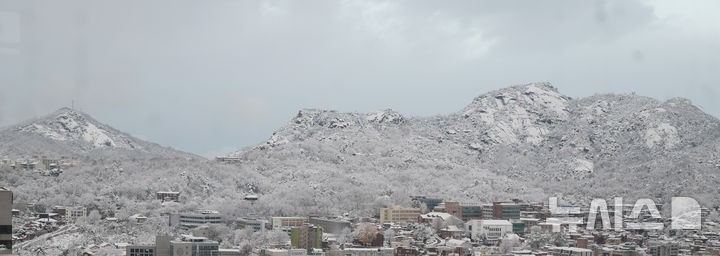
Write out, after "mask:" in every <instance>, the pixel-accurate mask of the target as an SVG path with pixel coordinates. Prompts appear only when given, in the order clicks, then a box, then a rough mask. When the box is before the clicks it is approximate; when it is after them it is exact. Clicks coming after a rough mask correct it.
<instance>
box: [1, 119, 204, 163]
mask: <svg viewBox="0 0 720 256" xmlns="http://www.w3.org/2000/svg"><path fill="white" fill-rule="evenodd" d="M0 142H2V147H0V155H6V156H18V157H28V156H39V155H47V156H73V157H90V158H94V157H103V158H105V157H111V158H125V157H127V158H151V157H195V156H193V155H191V154H188V153H184V152H180V151H177V150H173V149H170V148H166V147H162V146H159V145H157V144H155V143H151V142H147V141H143V140H140V139H138V138H135V137H132V136H130V135H128V134H126V133H123V132H120V131H118V130H116V129H114V128H112V127H110V126H107V125H105V124H102V123H100V122H98V121H96V120H95V119H93V118H92V117H91V116H89V115H88V114H85V113H82V112H80V111H77V110H73V109H70V108H61V109H59V110H57V111H55V112H54V113H52V114H50V115H48V116H45V117H42V118H37V119H34V120H29V121H26V122H23V123H20V124H18V125H14V126H10V127H5V128H3V129H1V130H0Z"/></svg>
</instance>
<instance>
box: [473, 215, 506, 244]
mask: <svg viewBox="0 0 720 256" xmlns="http://www.w3.org/2000/svg"><path fill="white" fill-rule="evenodd" d="M468 228H469V231H470V234H471V238H472V239H474V240H480V239H486V240H489V241H497V240H498V239H499V238H500V237H502V236H503V235H505V234H507V233H511V232H512V229H513V225H512V223H510V222H509V221H507V220H471V221H470V222H468Z"/></svg>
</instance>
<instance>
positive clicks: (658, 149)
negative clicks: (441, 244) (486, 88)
mask: <svg viewBox="0 0 720 256" xmlns="http://www.w3.org/2000/svg"><path fill="white" fill-rule="evenodd" d="M719 138H720V122H719V121H718V119H717V118H715V117H712V116H710V115H707V114H705V113H704V112H703V111H702V110H701V109H699V108H698V107H696V106H694V105H692V104H691V103H690V102H689V101H688V100H685V99H671V100H668V101H666V102H660V101H657V100H655V99H651V98H647V97H642V96H637V95H595V96H591V97H587V98H581V99H572V98H570V97H567V96H564V95H562V94H560V93H559V92H558V91H557V89H555V88H554V87H552V86H551V85H550V84H548V83H533V84H527V85H518V86H513V87H509V88H505V89H501V90H497V91H493V92H489V93H486V94H483V95H481V96H479V97H477V98H475V99H474V100H473V101H472V102H471V103H470V104H469V105H468V106H467V107H465V108H464V109H462V110H460V111H458V112H456V113H451V114H447V115H438V116H433V117H405V116H403V115H401V114H399V113H397V112H395V111H392V110H383V111H376V112H372V113H367V114H360V113H340V112H336V111H328V110H314V109H304V110H300V111H299V113H298V114H297V116H296V117H295V118H293V119H292V120H291V121H290V122H288V123H287V124H286V125H284V126H283V127H281V128H280V129H278V130H277V131H276V132H275V133H274V134H273V135H272V136H271V137H270V138H269V139H268V140H267V141H265V142H263V143H261V144H259V145H257V146H254V147H249V148H246V149H243V150H241V151H238V152H235V153H233V154H231V156H234V157H240V158H241V159H242V163H241V164H240V165H243V166H256V169H257V170H258V171H259V172H260V173H261V174H263V175H265V176H270V177H276V176H277V177H279V178H280V181H281V182H288V183H292V184H298V185H299V184H310V185H309V186H311V187H313V186H318V188H316V189H314V190H315V191H317V190H320V191H322V190H332V191H335V192H337V191H344V190H347V189H351V188H347V186H345V187H343V186H342V185H340V184H338V185H337V187H336V188H332V189H330V188H328V186H332V185H328V184H336V183H338V182H336V181H335V179H345V181H344V182H345V184H346V185H347V184H352V185H353V186H351V187H355V186H360V187H362V186H366V185H369V184H372V187H373V188H374V189H379V191H375V192H376V193H377V194H382V193H385V194H388V195H392V194H393V193H395V192H398V193H410V194H416V193H417V194H431V195H438V196H444V197H446V198H450V199H455V200H460V201H469V200H478V199H484V200H489V199H503V198H507V197H509V196H518V197H540V198H539V199H542V198H543V197H546V196H548V195H564V197H566V198H568V199H569V200H573V198H575V199H577V200H581V199H584V198H586V197H591V196H592V197H603V198H606V197H611V196H615V195H623V196H629V197H652V198H668V197H670V196H676V195H695V196H697V197H701V198H708V200H716V199H709V198H710V195H711V194H716V193H718V192H720V191H718V181H719V180H718V179H717V173H718V172H720V153H719V152H720V141H719V140H718V139H719ZM346 176H349V177H346ZM290 177H291V178H290ZM359 177H363V178H364V179H359ZM376 177H382V178H381V179H377V178H376ZM284 179H287V180H284ZM313 184H316V185H313ZM320 184H323V185H320ZM400 191H401V192H400ZM341 193H342V192H341ZM713 203H715V204H716V205H717V203H718V202H713Z"/></svg>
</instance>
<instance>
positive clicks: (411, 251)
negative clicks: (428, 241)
mask: <svg viewBox="0 0 720 256" xmlns="http://www.w3.org/2000/svg"><path fill="white" fill-rule="evenodd" d="M395 255H397V256H418V255H420V251H418V249H417V248H415V247H413V248H406V247H398V248H395Z"/></svg>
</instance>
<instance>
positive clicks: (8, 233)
mask: <svg viewBox="0 0 720 256" xmlns="http://www.w3.org/2000/svg"><path fill="white" fill-rule="evenodd" d="M12 204H13V194H12V191H10V190H7V189H5V188H3V187H0V247H2V246H4V247H5V248H4V249H2V248H0V254H12Z"/></svg>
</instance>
